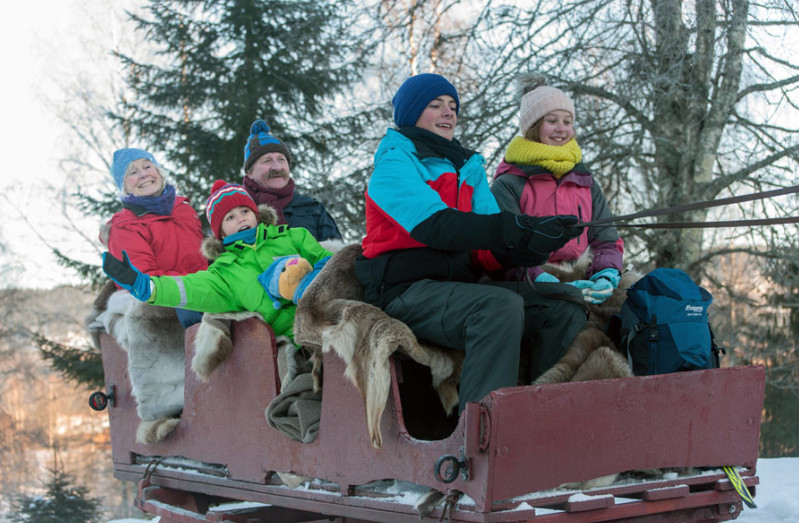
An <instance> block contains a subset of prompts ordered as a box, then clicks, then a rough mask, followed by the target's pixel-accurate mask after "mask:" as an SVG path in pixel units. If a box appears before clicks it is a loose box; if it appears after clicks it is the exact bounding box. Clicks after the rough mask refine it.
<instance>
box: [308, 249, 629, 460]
mask: <svg viewBox="0 0 799 523" xmlns="http://www.w3.org/2000/svg"><path fill="white" fill-rule="evenodd" d="M360 253H361V246H360V245H359V244H353V245H348V246H346V247H344V248H343V249H342V250H340V251H339V252H337V253H336V254H335V255H334V256H333V257H332V258H331V260H330V261H329V262H328V263H327V265H326V266H325V267H324V269H322V271H321V272H320V273H319V275H318V276H317V277H316V279H315V280H314V281H313V282H312V284H311V285H310V286H309V287H308V289H307V290H306V292H305V294H304V295H303V297H302V299H301V300H300V302H299V304H298V307H297V313H296V317H295V320H294V338H295V341H296V343H298V344H300V345H303V346H304V347H305V348H307V349H309V350H310V351H311V353H312V359H313V361H314V367H313V375H314V384H315V387H319V388H321V379H322V369H321V355H322V353H323V352H327V351H330V350H332V351H334V352H335V353H336V354H338V355H339V357H341V358H342V360H344V362H345V363H346V370H345V375H346V376H347V378H348V379H350V380H351V381H352V383H353V384H354V385H355V387H356V388H357V390H358V392H359V393H360V395H361V398H362V399H363V403H364V408H365V411H366V420H367V430H368V432H369V436H370V438H371V441H372V444H373V445H374V446H375V447H378V448H379V447H381V446H382V434H381V433H380V418H381V416H382V414H383V410H385V407H386V401H387V399H388V395H389V391H390V385H391V374H390V368H389V356H391V355H392V354H393V353H394V352H396V351H400V352H402V353H405V354H407V355H408V356H409V357H410V358H411V359H413V360H415V361H417V362H418V363H421V364H422V365H426V366H428V367H429V368H430V371H431V374H432V377H433V387H434V388H435V389H436V390H437V392H438V395H439V398H440V400H441V404H442V406H443V407H444V411H445V412H447V413H448V414H449V413H450V412H451V411H452V409H453V408H455V406H456V405H457V404H458V381H459V377H460V371H461V368H462V364H463V358H464V353H463V352H462V351H458V350H454V349H449V348H445V347H440V346H437V345H433V344H430V343H426V342H424V341H422V340H417V339H416V337H415V336H414V334H413V333H412V332H411V330H410V329H409V328H408V327H407V326H406V325H405V324H404V323H402V322H401V321H399V320H396V319H394V318H391V317H390V316H388V315H387V314H386V313H384V312H383V311H382V310H381V309H379V308H377V307H375V306H372V305H370V304H368V303H365V302H363V301H362V300H363V297H364V288H363V286H362V285H361V283H360V282H359V280H358V279H357V277H356V276H355V258H356V257H357V256H358V254H360ZM590 261H591V259H590V255H586V256H584V257H583V258H581V259H580V260H578V261H577V262H575V263H574V264H570V265H568V266H550V265H548V266H546V267H545V269H546V270H547V272H550V273H551V274H553V275H555V276H557V277H558V278H559V279H560V280H561V281H572V280H578V279H585V271H586V268H587V267H588V266H589V264H590ZM637 279H638V276H637V275H636V274H635V273H632V272H626V273H625V274H624V275H622V283H621V285H620V288H619V289H616V290H615V291H614V293H613V296H612V297H611V298H608V299H607V300H606V301H605V302H604V303H602V304H599V305H591V304H589V311H590V314H589V319H588V323H587V325H586V327H585V329H584V330H583V331H581V332H580V333H579V334H578V335H577V336H576V337H575V340H574V342H573V343H572V345H571V346H570V347H569V348H568V350H567V352H566V354H565V355H564V357H563V358H562V359H561V360H560V361H559V362H558V363H557V364H556V365H555V366H553V367H552V368H551V369H550V370H549V371H547V372H546V373H544V374H543V375H541V376H540V377H539V378H538V379H537V380H536V381H535V384H546V383H561V382H567V381H581V380H582V381H584V380H592V379H609V378H619V377H628V376H631V375H632V373H631V372H630V370H629V366H628V364H627V359H626V357H625V356H623V355H622V354H621V353H620V352H618V350H616V348H615V345H614V343H613V341H612V340H611V339H610V338H609V337H608V336H607V335H606V334H605V332H604V326H605V325H606V323H607V321H608V320H609V319H610V317H611V316H612V315H613V314H615V313H617V312H619V310H620V308H621V304H622V302H623V301H624V298H625V296H626V292H625V290H624V289H626V288H627V287H628V286H630V285H632V283H634V281H636V280H637Z"/></svg>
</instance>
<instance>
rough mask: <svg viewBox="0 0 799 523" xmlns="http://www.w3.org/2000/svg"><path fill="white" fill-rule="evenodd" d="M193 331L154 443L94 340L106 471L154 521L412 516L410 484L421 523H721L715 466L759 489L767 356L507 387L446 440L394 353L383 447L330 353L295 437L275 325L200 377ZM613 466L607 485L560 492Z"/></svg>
mask: <svg viewBox="0 0 799 523" xmlns="http://www.w3.org/2000/svg"><path fill="white" fill-rule="evenodd" d="M195 334H196V327H193V328H190V329H189V330H188V331H187V336H186V341H187V343H186V347H187V353H186V361H187V364H186V384H185V405H184V410H183V414H182V416H181V418H180V422H179V423H178V426H177V428H176V430H175V431H174V432H173V433H172V434H170V435H169V436H167V437H166V438H165V439H164V440H163V441H160V442H158V443H155V444H149V445H144V444H141V443H137V442H136V436H135V434H136V427H137V425H138V423H139V418H138V416H137V413H136V404H135V400H134V398H133V397H132V396H131V392H130V390H131V388H130V383H129V380H128V378H127V362H126V354H125V352H124V351H123V350H122V349H120V348H119V346H118V345H117V344H116V343H115V341H114V339H113V338H112V337H110V336H108V335H103V336H102V351H103V364H104V368H105V376H106V386H107V389H108V390H112V388H113V391H114V401H113V402H112V405H110V406H109V408H108V415H109V419H110V427H111V444H112V455H113V460H114V469H115V475H116V477H118V478H120V479H123V480H128V481H135V482H138V484H139V494H138V496H137V505H138V506H139V507H140V508H142V510H144V511H145V512H148V513H152V514H158V515H160V516H161V518H162V519H161V521H162V522H168V521H191V522H196V521H251V522H255V521H312V520H314V519H319V520H321V519H325V518H334V517H336V518H343V519H342V520H345V521H346V520H354V519H358V520H366V521H386V522H394V521H408V522H410V521H419V513H418V511H417V509H416V508H415V507H414V499H411V498H412V497H411V496H408V495H407V490H408V489H417V490H416V491H417V492H418V493H419V496H421V495H423V494H424V493H426V492H427V491H438V492H441V493H442V498H443V497H445V496H446V495H447V494H453V496H451V497H450V498H449V499H450V500H451V502H450V503H447V502H446V501H442V503H441V504H440V505H439V506H437V507H436V508H435V509H434V510H432V512H430V513H429V515H427V517H426V519H427V520H430V521H433V520H437V519H438V518H439V517H441V516H442V514H443V512H445V511H446V514H445V516H446V517H450V518H451V520H452V521H463V522H468V521H474V522H510V521H529V520H533V521H570V522H587V521H611V520H617V519H623V518H638V519H636V521H700V520H702V521H723V520H729V519H733V518H735V517H737V515H738V513H739V512H740V510H741V508H742V505H741V500H740V498H739V497H738V495H737V493H736V492H735V491H734V490H733V489H732V487H731V486H730V484H729V481H728V480H727V479H726V476H725V475H724V472H723V471H722V470H721V467H722V466H724V465H733V466H736V467H738V468H739V470H740V471H741V474H742V475H743V477H744V481H745V483H746V484H747V485H748V486H749V487H750V490H752V491H753V490H754V486H755V485H756V484H757V482H758V479H757V476H756V462H757V454H758V440H759V436H760V415H761V410H762V405H763V389H764V384H765V372H764V369H763V368H762V367H759V366H747V367H736V368H726V369H713V370H705V371H694V372H683V373H677V374H669V375H661V376H649V377H635V378H622V379H615V380H598V381H591V382H579V383H565V384H554V385H539V386H528V387H514V388H507V389H501V390H498V391H495V392H493V393H491V394H489V395H488V396H487V397H486V398H484V400H483V401H482V402H481V403H470V404H469V405H468V408H467V409H466V410H465V412H463V414H462V415H461V416H460V417H458V418H452V419H450V420H449V422H447V420H446V419H445V420H444V424H443V426H444V429H445V430H444V435H443V436H441V435H440V434H441V430H442V429H441V427H433V426H432V425H431V423H429V422H428V420H429V419H431V417H430V416H431V413H435V409H440V406H438V405H437V402H438V398H437V397H436V396H435V393H434V391H433V389H432V387H431V386H430V385H429V382H428V383H423V381H424V380H423V379H422V382H421V383H420V382H419V379H420V378H419V376H424V373H423V372H420V368H419V367H420V366H419V365H418V364H416V363H415V362H413V361H411V360H410V359H408V358H402V357H398V356H392V359H391V376H392V386H391V393H390V396H389V399H388V402H387V407H386V410H385V412H384V413H383V415H382V418H381V420H380V429H381V432H382V437H383V445H382V448H375V447H374V446H373V445H372V442H371V440H370V437H369V434H368V432H367V430H366V416H365V412H364V406H363V402H362V399H361V397H360V395H359V394H358V392H357V391H356V389H355V388H354V387H353V385H352V384H351V383H350V382H349V381H348V379H347V378H346V377H345V376H344V368H345V364H344V362H343V361H342V360H341V359H339V357H338V356H337V355H336V354H334V353H332V352H326V353H324V382H323V383H324V385H323V392H322V414H321V420H320V423H319V431H318V435H317V437H316V439H315V440H314V441H313V442H311V443H301V442H298V441H293V440H291V439H289V438H288V437H286V436H285V435H283V434H282V433H281V432H279V431H277V430H276V429H274V428H272V427H270V426H269V425H268V423H267V421H266V417H265V414H264V411H265V409H266V407H267V406H268V405H269V404H270V402H271V401H272V400H273V399H274V398H275V397H276V396H277V395H278V393H279V390H280V382H279V377H278V368H277V359H276V351H275V349H274V347H275V340H274V336H273V335H272V332H271V330H270V329H269V327H268V326H267V325H265V324H264V323H263V322H261V321H259V320H256V319H250V320H246V321H242V322H234V324H233V333H232V334H233V339H234V341H235V346H234V350H233V352H232V355H231V356H230V357H229V358H228V360H227V361H226V362H225V363H223V364H222V365H221V366H220V367H219V368H218V369H217V370H216V371H215V372H214V373H213V374H212V375H211V376H210V378H209V380H208V381H207V382H203V381H201V380H199V379H198V378H197V376H196V375H195V374H194V373H193V372H192V370H191V368H190V361H191V355H192V354H193V350H194V349H193V339H194V336H195ZM410 380H416V381H415V382H414V384H413V385H414V386H413V387H409V386H408V384H409V381H410ZM428 389H429V390H428ZM409 390H414V391H415V393H416V394H417V395H419V394H421V400H420V399H419V398H418V397H417V398H415V399H412V398H410V397H406V396H407V394H408V393H407V391H409ZM420 391H421V392H420ZM425 398H426V399H425ZM424 405H428V406H429V409H430V412H427V413H425V412H422V411H423V410H425V408H426V407H424ZM442 412H443V411H442ZM442 416H443V414H442ZM447 423H449V425H447ZM431 434H435V435H434V436H431ZM671 468H674V469H679V470H678V471H677V472H668V473H664V472H663V471H662V469H671ZM651 469H661V470H660V471H653V470H651ZM686 469H691V470H690V471H688V470H686ZM632 471H646V472H647V473H648V474H647V475H642V473H640V472H639V473H634V472H632ZM609 475H610V476H614V477H615V478H616V479H615V481H613V482H612V483H611V484H609V485H607V486H602V487H595V488H585V487H586V485H582V486H577V488H571V489H569V488H564V487H562V485H564V484H567V483H575V484H579V483H583V482H586V481H589V480H593V479H595V478H599V477H602V476H609ZM615 475H618V476H615ZM448 476H449V477H448ZM292 479H293V480H297V482H298V483H299V485H298V486H294V485H293V483H292ZM449 479H451V480H452V481H451V482H449V483H447V482H445V481H444V480H449ZM403 491H406V492H405V494H402V492H403ZM456 493H459V495H460V498H458V499H457V501H455V499H456V496H454V494H456ZM460 493H462V494H460ZM417 497H418V496H417ZM236 502H250V503H251V504H252V505H251V506H244V507H242V506H237V505H235V503H236ZM226 507H228V508H226Z"/></svg>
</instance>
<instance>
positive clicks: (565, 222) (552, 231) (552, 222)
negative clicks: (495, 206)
mask: <svg viewBox="0 0 799 523" xmlns="http://www.w3.org/2000/svg"><path fill="white" fill-rule="evenodd" d="M577 223H579V220H578V219H577V216H572V215H558V216H528V215H526V214H520V215H515V214H513V213H510V212H507V211H506V212H503V213H502V243H503V244H504V245H505V248H506V249H507V250H506V252H505V254H506V256H507V257H508V258H509V260H510V261H511V262H512V263H513V264H515V265H519V266H522V267H534V266H536V265H541V264H543V263H544V262H546V261H547V260H548V259H549V255H550V254H551V253H553V252H554V251H557V250H558V249H560V248H561V247H563V246H564V245H566V243H567V242H568V241H569V240H571V239H573V238H576V237H578V236H579V235H580V234H581V233H582V232H583V229H584V227H574V225H576V224H577Z"/></svg>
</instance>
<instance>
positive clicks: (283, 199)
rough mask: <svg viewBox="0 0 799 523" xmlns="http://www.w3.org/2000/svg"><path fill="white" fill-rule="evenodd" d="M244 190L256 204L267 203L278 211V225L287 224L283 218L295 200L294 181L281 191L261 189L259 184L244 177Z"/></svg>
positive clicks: (290, 181)
mask: <svg viewBox="0 0 799 523" xmlns="http://www.w3.org/2000/svg"><path fill="white" fill-rule="evenodd" d="M244 188H245V189H247V192H248V193H250V196H252V199H253V200H255V203H257V204H258V205H261V204H262V203H265V204H267V205H269V206H270V207H272V208H273V209H274V210H275V211H277V224H278V225H280V224H282V223H286V218H284V217H283V209H285V208H286V206H287V205H288V204H290V203H291V200H292V199H293V198H294V179H293V178H289V181H288V183H286V185H284V186H283V187H281V188H280V189H270V188H265V187H261V186H260V185H258V182H256V181H255V180H253V179H252V178H250V177H249V176H245V177H244Z"/></svg>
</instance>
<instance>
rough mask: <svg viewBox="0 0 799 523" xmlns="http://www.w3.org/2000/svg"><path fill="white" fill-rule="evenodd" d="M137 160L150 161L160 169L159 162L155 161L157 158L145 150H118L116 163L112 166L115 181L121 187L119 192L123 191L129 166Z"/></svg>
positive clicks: (115, 155)
mask: <svg viewBox="0 0 799 523" xmlns="http://www.w3.org/2000/svg"><path fill="white" fill-rule="evenodd" d="M136 160H150V161H151V162H153V165H155V166H156V167H158V168H159V169H160V167H161V166H160V165H158V162H156V161H155V157H154V156H153V155H152V154H150V153H148V152H147V151H145V150H144V149H133V148H129V149H118V150H116V151H114V161H113V163H112V165H111V174H112V175H113V176H114V181H115V182H116V184H117V187H119V190H120V191H121V190H122V186H123V184H124V182H125V171H127V170H128V165H130V163H131V162H135V161H136Z"/></svg>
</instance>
